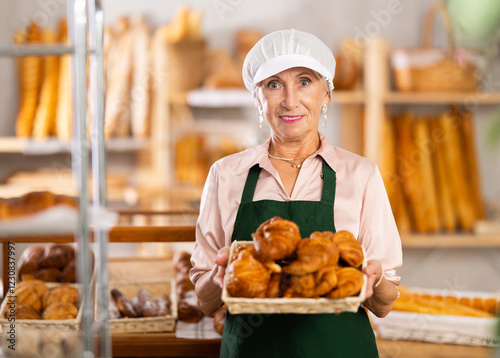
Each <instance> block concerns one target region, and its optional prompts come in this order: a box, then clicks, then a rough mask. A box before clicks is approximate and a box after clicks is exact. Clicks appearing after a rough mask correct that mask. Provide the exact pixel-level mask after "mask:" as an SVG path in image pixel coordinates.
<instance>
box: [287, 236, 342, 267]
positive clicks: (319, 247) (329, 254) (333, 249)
mask: <svg viewBox="0 0 500 358" xmlns="http://www.w3.org/2000/svg"><path fill="white" fill-rule="evenodd" d="M338 259H339V248H338V247H337V245H336V244H335V243H334V242H333V241H332V240H329V239H328V238H327V237H326V236H325V235H323V234H322V233H320V232H313V233H312V234H311V236H310V237H309V238H307V239H303V240H301V241H300V242H299V244H298V245H297V259H296V260H294V261H293V262H292V263H291V264H290V265H288V266H285V267H283V272H285V273H288V274H292V275H305V274H309V273H313V272H315V271H318V270H319V269H321V268H323V267H325V266H333V265H336V264H337V262H338Z"/></svg>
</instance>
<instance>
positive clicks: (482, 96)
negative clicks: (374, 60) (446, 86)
mask: <svg viewBox="0 0 500 358" xmlns="http://www.w3.org/2000/svg"><path fill="white" fill-rule="evenodd" d="M384 101H385V102H386V103H390V104H422V105H427V104H458V103H462V104H465V105H470V106H475V105H479V104H481V105H486V104H500V93H481V92H388V93H386V94H385V95H384Z"/></svg>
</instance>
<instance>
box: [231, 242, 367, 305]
mask: <svg viewBox="0 0 500 358" xmlns="http://www.w3.org/2000/svg"><path fill="white" fill-rule="evenodd" d="M241 245H253V242H252V241H234V242H233V243H232V245H231V249H230V254H229V257H233V253H234V251H235V249H236V248H237V247H238V246H241ZM363 254H365V249H364V247H363ZM364 256H365V259H364V261H363V265H362V268H364V267H366V254H365V255H364ZM228 264H230V262H229V263H228ZM364 278H365V281H364V283H363V287H362V288H361V291H360V293H359V295H358V296H353V297H346V298H341V299H330V298H324V297H320V298H241V297H232V296H231V295H230V294H229V292H228V291H227V288H226V285H225V283H224V288H223V290H222V300H223V301H224V302H225V303H226V305H227V307H228V309H229V311H230V312H231V314H241V313H305V314H311V313H340V312H357V311H358V308H359V306H360V304H361V302H363V301H364V297H365V292H366V275H364Z"/></svg>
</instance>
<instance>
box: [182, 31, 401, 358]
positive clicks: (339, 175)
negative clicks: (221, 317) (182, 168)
mask: <svg viewBox="0 0 500 358" xmlns="http://www.w3.org/2000/svg"><path fill="white" fill-rule="evenodd" d="M334 73H335V59H334V57H333V55H332V52H331V51H330V49H329V48H328V47H327V46H326V45H325V44H324V43H323V42H321V41H320V40H319V39H318V38H317V37H315V36H313V35H311V34H308V33H304V32H300V31H297V30H293V29H292V30H285V31H277V32H273V33H270V34H268V35H267V36H265V37H263V38H262V39H261V40H260V41H259V42H258V43H257V44H256V45H255V46H254V47H253V48H252V50H251V51H250V52H249V53H248V55H247V57H246V59H245V62H244V64H243V78H244V81H245V85H246V87H247V88H248V90H250V91H251V92H252V93H253V94H254V96H255V99H256V103H257V106H258V110H259V119H260V125H261V126H262V125H263V122H264V120H266V121H267V123H268V124H269V127H270V130H271V136H270V138H269V139H268V140H267V141H266V142H265V143H263V144H261V145H259V146H257V147H255V148H252V149H248V150H246V151H243V152H241V153H237V154H234V155H231V156H228V157H225V158H223V159H221V160H219V161H217V162H216V163H215V164H214V165H213V166H212V168H211V170H210V173H209V175H208V178H207V181H206V184H205V188H204V191H203V196H202V201H201V208H200V216H199V219H198V222H197V225H196V245H195V249H194V252H193V255H192V259H191V260H192V264H193V268H192V270H191V271H190V277H191V280H192V281H193V282H194V283H195V285H196V294H197V297H198V305H199V307H200V308H201V309H202V310H203V311H204V312H205V313H206V314H208V315H210V314H212V313H213V312H214V311H215V310H217V309H218V308H219V307H220V306H221V305H222V301H221V287H222V280H223V276H224V272H225V267H226V265H227V261H228V253H229V246H230V244H231V242H232V241H234V240H251V234H252V233H253V232H255V231H256V229H257V228H258V226H259V225H260V224H261V223H262V222H264V221H266V220H267V219H269V218H271V217H274V216H280V217H282V218H284V219H288V220H292V221H294V222H295V223H296V224H297V225H298V226H299V228H300V229H301V234H302V237H307V236H308V235H310V234H311V233H312V232H313V231H339V230H347V231H350V232H351V233H353V234H354V236H355V237H357V239H358V240H359V242H361V244H363V245H364V247H365V250H366V255H367V266H366V268H365V269H364V273H365V274H366V275H367V277H368V280H367V290H366V300H365V301H364V302H363V305H364V307H366V308H368V309H369V310H370V311H372V312H373V313H374V314H375V315H377V316H379V317H383V316H385V315H387V313H388V312H389V311H390V310H391V308H392V303H393V301H394V300H395V299H396V298H397V296H398V291H397V285H398V284H399V280H400V277H399V276H397V275H396V271H395V270H396V268H398V267H400V266H401V265H402V253H401V242H400V238H399V234H398V231H397V228H396V225H395V222H394V218H393V215H392V211H391V208H390V205H389V201H388V198H387V194H386V192H385V189H384V184H383V182H382V178H381V175H380V173H379V170H378V168H377V166H376V165H375V164H374V163H372V162H371V161H369V160H367V159H365V158H362V157H360V156H358V155H355V154H353V153H350V152H347V151H345V150H343V149H340V148H338V147H336V146H334V145H332V144H330V143H329V142H328V141H327V140H326V138H325V137H324V136H323V135H322V134H321V133H319V132H318V124H319V120H320V118H322V120H323V121H326V110H327V104H328V102H329V101H330V100H331V97H332V90H333V82H332V80H333V76H334ZM221 356H222V357H273V358H276V357H350V358H352V357H363V358H366V357H376V356H378V353H377V347H376V343H375V338H374V334H373V330H372V328H371V326H370V322H369V320H368V316H367V314H366V311H365V309H363V308H360V309H359V311H358V312H357V313H350V312H343V313H341V314H264V315H231V314H229V313H228V316H227V318H226V323H225V326H224V333H223V338H222V346H221Z"/></svg>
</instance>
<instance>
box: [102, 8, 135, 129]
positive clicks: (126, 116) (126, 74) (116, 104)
mask: <svg viewBox="0 0 500 358" xmlns="http://www.w3.org/2000/svg"><path fill="white" fill-rule="evenodd" d="M115 36H116V42H115V43H114V44H115V46H117V48H116V54H115V55H116V58H117V59H119V60H118V61H116V62H114V64H116V65H113V67H109V68H108V79H109V81H108V83H107V91H106V92H107V94H106V107H105V114H104V135H105V136H106V137H107V138H109V137H111V136H116V135H117V136H126V135H128V131H129V129H130V77H131V59H130V58H131V49H132V39H131V36H130V33H129V21H128V19H127V18H121V19H120V20H119V21H118V23H117V24H116V29H115ZM109 63H112V62H108V64H109Z"/></svg>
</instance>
